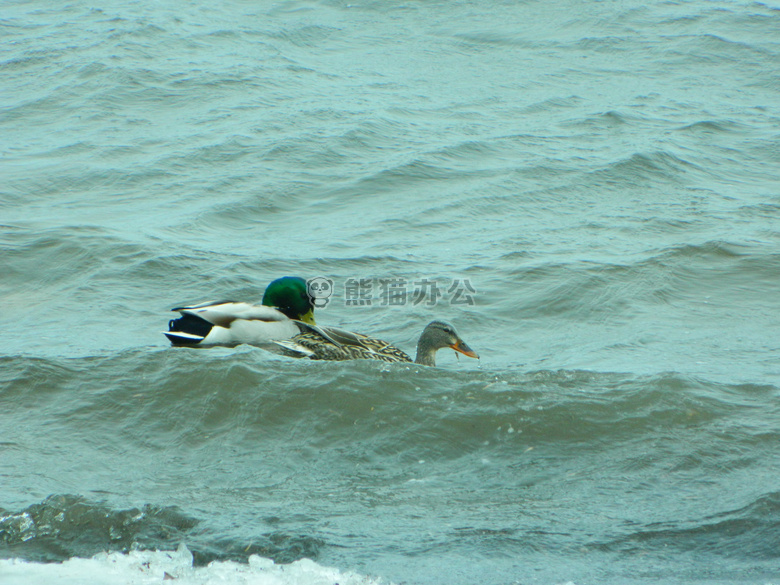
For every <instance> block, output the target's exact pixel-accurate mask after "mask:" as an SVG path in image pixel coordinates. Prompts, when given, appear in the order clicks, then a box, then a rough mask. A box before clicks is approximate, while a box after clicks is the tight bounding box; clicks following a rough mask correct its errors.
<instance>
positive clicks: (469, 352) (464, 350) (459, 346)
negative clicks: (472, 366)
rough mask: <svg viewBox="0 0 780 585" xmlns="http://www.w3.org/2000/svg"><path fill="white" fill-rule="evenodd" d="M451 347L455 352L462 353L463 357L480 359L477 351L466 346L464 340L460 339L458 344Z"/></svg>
mask: <svg viewBox="0 0 780 585" xmlns="http://www.w3.org/2000/svg"><path fill="white" fill-rule="evenodd" d="M450 347H451V348H452V349H454V350H455V351H459V352H460V353H462V354H463V355H467V356H469V357H473V358H479V355H477V352H476V351H474V350H473V349H471V348H470V347H469V346H468V345H467V344H466V342H465V341H463V340H462V339H459V340H458V342H457V343H454V344H453V345H451V346H450Z"/></svg>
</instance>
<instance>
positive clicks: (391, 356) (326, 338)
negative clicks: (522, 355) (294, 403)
mask: <svg viewBox="0 0 780 585" xmlns="http://www.w3.org/2000/svg"><path fill="white" fill-rule="evenodd" d="M301 329H305V330H304V331H302V332H301V333H300V334H299V335H296V336H294V337H293V338H292V339H289V340H282V341H277V342H276V345H278V346H280V347H282V348H283V349H284V350H285V353H286V354H287V355H291V356H293V357H308V358H309V359H313V360H382V361H385V362H411V361H412V358H410V357H409V356H408V355H407V354H406V353H404V352H403V351H401V350H400V349H398V348H397V347H395V346H393V345H390V344H389V343H387V342H386V341H382V340H381V339H376V338H375V337H368V336H367V335H362V334H360V333H352V332H351V331H344V330H342V329H336V328H334V327H316V326H315V327H302V328H301ZM445 347H450V348H452V349H454V350H455V351H457V352H460V353H462V354H463V355H467V356H468V357H473V358H479V356H478V355H477V353H476V352H475V351H474V350H473V349H471V348H470V347H469V346H468V345H467V344H466V342H465V341H463V340H462V339H461V338H460V336H459V335H458V333H457V332H456V331H455V328H454V327H453V326H452V325H449V324H448V323H444V322H443V321H433V322H431V323H429V324H428V326H427V327H426V328H425V329H424V330H423V332H422V335H420V340H419V341H418V342H417V357H416V359H415V360H414V363H417V364H420V365H423V366H435V365H436V352H437V351H438V350H440V349H443V348H445Z"/></svg>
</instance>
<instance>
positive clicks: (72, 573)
mask: <svg viewBox="0 0 780 585" xmlns="http://www.w3.org/2000/svg"><path fill="white" fill-rule="evenodd" d="M193 561H194V555H193V554H192V553H191V552H190V550H189V549H188V548H187V547H186V546H185V545H181V546H179V547H178V548H177V549H176V550H175V551H155V550H149V551H143V550H133V551H129V552H127V553H119V552H102V553H98V554H96V555H94V556H92V557H91V558H83V559H82V558H70V559H68V560H66V561H64V562H62V563H60V564H40V563H34V562H27V561H19V560H0V574H2V575H3V585H28V584H29V583H46V584H47V585H82V584H83V583H90V584H91V585H119V584H125V583H139V582H144V583H158V582H165V581H169V580H170V581H175V582H176V583H177V584H180V585H204V584H207V583H214V584H216V583H219V584H226V585H240V584H243V583H250V582H251V583H252V584H253V585H332V584H333V583H339V584H341V585H382V584H386V583H387V582H386V581H382V580H380V579H376V578H372V577H368V576H365V575H360V574H357V573H354V572H351V571H340V570H338V569H334V568H330V567H325V566H322V565H318V564H317V563H315V562H314V561H311V560H308V559H302V560H300V561H295V562H293V563H291V564H288V565H277V564H275V563H274V562H273V561H271V560H268V559H266V558H263V557H260V556H257V555H253V556H250V557H249V559H248V561H247V562H246V563H236V562H233V561H213V562H211V563H209V564H208V565H207V566H200V565H197V564H196V563H194V562H193Z"/></svg>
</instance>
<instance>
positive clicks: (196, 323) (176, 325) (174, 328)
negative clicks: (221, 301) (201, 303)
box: [164, 313, 213, 345]
mask: <svg viewBox="0 0 780 585" xmlns="http://www.w3.org/2000/svg"><path fill="white" fill-rule="evenodd" d="M212 327H213V325H212V324H211V323H209V322H208V321H206V320H205V319H201V318H200V317H198V316H197V315H192V314H190V313H184V314H183V315H182V316H181V317H179V318H178V319H171V320H170V321H169V322H168V331H165V332H164V334H165V336H166V337H167V338H168V339H169V340H170V342H171V343H172V344H173V345H197V344H198V343H200V342H201V341H203V340H204V339H205V338H206V336H207V335H208V334H209V331H211V328H212Z"/></svg>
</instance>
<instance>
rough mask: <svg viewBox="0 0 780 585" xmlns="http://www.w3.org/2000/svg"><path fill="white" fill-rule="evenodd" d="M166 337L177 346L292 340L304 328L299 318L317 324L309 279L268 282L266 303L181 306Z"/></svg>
mask: <svg viewBox="0 0 780 585" xmlns="http://www.w3.org/2000/svg"><path fill="white" fill-rule="evenodd" d="M173 310H174V311H179V313H181V315H182V316H181V317H179V318H178V319H171V321H170V322H169V323H168V331H165V332H164V334H165V336H166V337H167V338H168V339H170V341H171V343H172V344H173V345H197V346H204V345H228V346H230V345H238V344H239V343H248V344H250V345H267V344H269V343H271V342H272V341H275V340H277V339H289V338H291V337H293V336H295V335H298V334H299V333H300V332H301V330H300V329H299V328H298V325H297V324H296V321H295V320H300V321H303V322H305V323H308V324H310V325H314V305H312V302H311V299H310V298H309V295H308V293H307V291H306V281H305V280H303V279H302V278H299V277H297V276H285V277H283V278H278V279H276V280H274V281H273V282H272V283H271V284H269V285H268V288H266V289H265V294H264V295H263V305H262V306H257V305H251V304H249V303H235V302H232V301H222V302H219V303H203V304H200V305H194V306H191V307H177V308H175V309H173Z"/></svg>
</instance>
